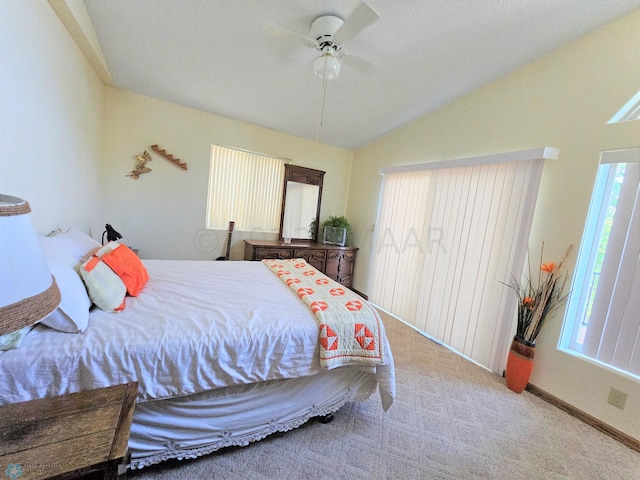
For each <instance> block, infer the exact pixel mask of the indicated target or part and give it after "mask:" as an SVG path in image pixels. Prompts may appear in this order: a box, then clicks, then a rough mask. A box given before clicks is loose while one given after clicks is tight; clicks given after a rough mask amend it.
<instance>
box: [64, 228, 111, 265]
mask: <svg viewBox="0 0 640 480" xmlns="http://www.w3.org/2000/svg"><path fill="white" fill-rule="evenodd" d="M51 238H52V239H53V240H54V241H55V242H57V243H58V245H60V246H61V247H62V248H64V249H65V250H66V251H67V252H69V253H70V254H71V255H72V256H73V258H75V259H76V260H77V261H78V262H82V261H83V260H84V259H86V258H87V257H88V256H89V255H92V254H93V252H95V251H96V250H97V249H98V248H100V247H101V246H102V245H101V244H100V243H99V242H97V241H96V240H94V239H93V238H91V237H90V236H89V235H87V234H86V233H83V232H81V231H80V230H78V229H76V228H73V227H72V228H70V229H69V230H67V231H66V232H64V233H60V234H58V235H55V236H53V237H51Z"/></svg>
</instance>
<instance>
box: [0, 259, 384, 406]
mask: <svg viewBox="0 0 640 480" xmlns="http://www.w3.org/2000/svg"><path fill="white" fill-rule="evenodd" d="M144 264H145V266H146V268H147V270H148V272H149V277H150V279H149V282H148V284H147V285H146V286H145V288H144V290H143V291H142V293H141V294H140V296H138V297H136V298H134V297H127V299H126V308H125V310H124V311H123V312H121V313H119V314H111V313H105V312H103V311H100V310H97V309H95V310H93V311H92V312H91V316H90V321H89V328H88V329H87V330H86V331H85V332H83V333H81V334H69V333H62V332H57V331H54V330H51V329H48V328H47V327H44V326H37V327H36V328H34V329H33V330H32V331H31V333H29V335H27V337H26V338H25V339H24V340H23V343H22V346H21V347H20V348H19V349H17V350H11V351H8V352H3V353H2V354H0V404H3V403H13V402H20V401H25V400H31V399H34V398H41V397H45V396H53V395H62V394H66V393H70V392H75V391H79V390H85V389H90V388H98V387H104V386H108V385H114V384H118V383H125V382H128V381H132V380H137V381H138V382H139V391H138V401H148V400H152V399H161V398H168V397H177V396H184V395H190V394H193V393H198V392H202V391H206V390H211V389H216V388H221V387H227V386H231V385H244V384H251V383H254V382H261V381H265V380H274V379H283V378H295V377H302V376H308V375H314V374H316V373H318V372H320V371H321V368H320V363H319V352H318V333H319V332H318V325H317V323H316V320H315V318H314V317H313V314H312V313H311V311H310V310H309V308H308V307H307V306H306V305H305V304H304V303H303V302H302V301H300V299H299V298H298V297H297V296H296V295H294V294H293V293H292V292H291V291H290V290H289V288H288V287H287V286H286V285H284V284H283V283H282V282H280V281H279V280H278V279H277V278H276V277H275V276H274V275H273V274H272V273H271V272H270V271H269V270H268V268H267V267H266V266H264V265H263V264H262V263H261V262H206V261H169V260H145V261H144ZM385 348H386V349H387V351H388V352H389V355H388V358H389V361H388V365H385V366H378V367H377V370H374V369H373V368H371V369H370V370H371V371H375V372H376V377H377V379H378V381H379V383H380V393H381V396H382V402H383V406H384V407H385V409H387V408H388V407H389V406H390V405H391V403H392V401H393V396H394V394H395V379H394V372H393V359H392V356H391V351H390V349H389V345H388V343H387V341H386V337H385ZM351 368H353V367H351ZM362 368H363V369H367V367H362Z"/></svg>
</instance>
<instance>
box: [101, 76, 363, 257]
mask: <svg viewBox="0 0 640 480" xmlns="http://www.w3.org/2000/svg"><path fill="white" fill-rule="evenodd" d="M105 98H106V101H105V117H104V118H105V129H104V132H105V136H104V149H103V152H102V164H101V176H102V187H103V190H104V192H105V196H104V198H103V204H104V217H103V220H104V223H111V224H112V225H113V227H114V228H115V229H116V230H118V231H119V232H120V233H122V234H123V235H124V236H125V237H126V238H123V241H126V242H127V243H128V244H129V245H130V246H132V247H136V248H138V249H139V250H140V255H141V256H142V257H143V258H166V259H211V258H215V257H217V256H219V255H221V254H223V253H224V246H225V245H226V238H227V234H226V231H215V232H213V231H205V230H204V226H205V216H206V201H207V182H208V178H209V157H210V150H211V144H212V143H220V144H223V145H228V146H232V147H238V148H242V149H245V150H250V151H254V152H259V153H265V154H268V155H273V156H277V157H284V158H288V159H290V160H292V163H294V164H297V165H303V166H306V167H311V168H316V169H319V170H324V171H325V172H326V175H325V179H324V190H323V197H322V210H321V220H322V219H324V218H326V217H328V216H329V215H343V214H344V213H345V208H346V204H347V195H348V186H349V180H350V175H351V163H352V159H353V152H352V151H351V150H345V149H342V148H337V147H331V146H329V145H324V144H318V145H317V148H316V143H315V142H314V141H311V140H304V139H301V138H298V137H294V136H291V135H286V134H284V133H280V132H277V131H274V130H269V129H266V128H262V127H257V126H254V125H250V124H247V123H243V122H239V121H236V120H230V119H228V118H225V117H220V116H218V115H213V114H210V113H205V112H202V111H199V110H194V109H191V108H186V107H182V106H179V105H176V104H173V103H169V102H165V101H161V100H158V99H154V98H150V97H145V96H142V95H137V94H135V93H131V92H127V91H124V90H119V89H116V88H111V87H106V93H105ZM154 144H157V145H159V146H160V148H163V149H165V150H167V152H169V153H171V154H173V155H174V156H175V157H178V158H180V159H181V161H183V162H186V163H187V165H188V170H187V171H183V170H181V169H179V168H177V167H176V166H175V165H173V164H171V163H170V162H168V161H167V160H165V159H163V158H162V157H159V156H158V155H156V154H155V153H154V152H152V151H151V150H150V146H151V145H154ZM145 149H146V150H147V151H149V152H150V153H151V157H152V159H153V160H152V161H151V162H150V163H148V166H149V167H150V168H151V169H152V172H150V173H147V174H144V175H142V176H141V177H140V178H139V179H138V180H133V179H131V178H129V177H126V176H125V175H126V174H128V173H129V172H130V171H131V170H132V169H133V167H134V164H135V158H134V157H135V155H139V154H141V153H142V152H143V151H144V150H145ZM230 220H232V219H230ZM276 236H277V235H276ZM243 238H263V239H264V238H275V236H273V235H271V236H268V237H267V236H265V234H263V233H259V232H241V231H238V230H236V231H234V234H233V248H232V251H231V258H232V259H239V258H242V256H243V252H244V242H242V239H243Z"/></svg>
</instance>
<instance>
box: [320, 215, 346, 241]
mask: <svg viewBox="0 0 640 480" xmlns="http://www.w3.org/2000/svg"><path fill="white" fill-rule="evenodd" d="M350 242H351V225H350V224H349V222H348V220H347V219H346V218H345V217H344V216H335V215H332V216H330V217H329V218H328V219H327V220H325V222H324V223H323V224H322V243H325V244H329V245H340V246H341V247H344V246H345V245H348V244H349V243H350Z"/></svg>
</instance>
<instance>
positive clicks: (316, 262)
mask: <svg viewBox="0 0 640 480" xmlns="http://www.w3.org/2000/svg"><path fill="white" fill-rule="evenodd" d="M357 251H358V249H357V248H356V247H339V246H336V245H325V244H324V243H309V242H300V241H298V242H292V243H291V244H290V245H287V244H285V243H284V242H282V241H280V240H273V241H269V240H245V246H244V259H245V260H264V259H266V258H282V259H287V258H304V259H305V260H306V261H307V262H308V263H309V264H311V265H313V266H314V267H316V268H317V269H318V270H320V271H321V272H323V273H324V274H325V275H326V276H328V277H329V278H332V279H333V280H335V281H336V282H338V283H341V284H342V285H344V286H345V287H351V281H352V278H353V265H354V263H355V261H356V252H357Z"/></svg>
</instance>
